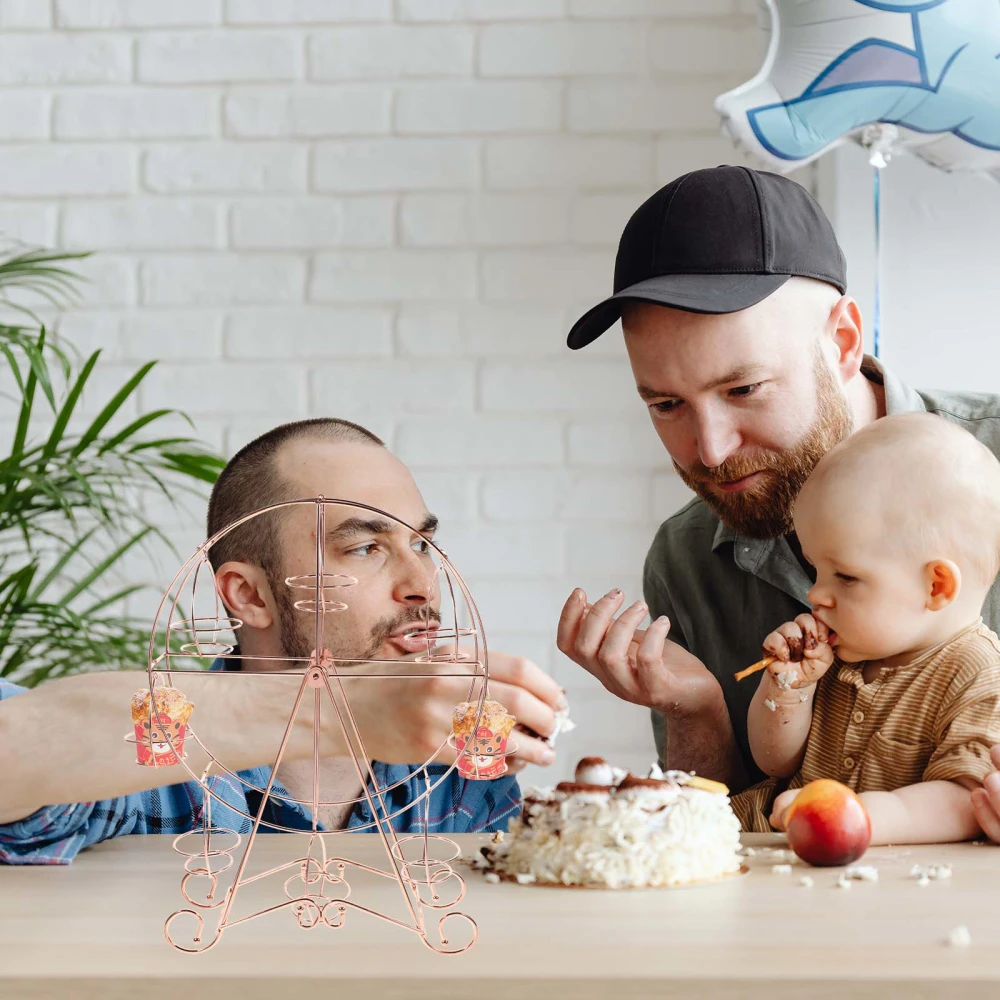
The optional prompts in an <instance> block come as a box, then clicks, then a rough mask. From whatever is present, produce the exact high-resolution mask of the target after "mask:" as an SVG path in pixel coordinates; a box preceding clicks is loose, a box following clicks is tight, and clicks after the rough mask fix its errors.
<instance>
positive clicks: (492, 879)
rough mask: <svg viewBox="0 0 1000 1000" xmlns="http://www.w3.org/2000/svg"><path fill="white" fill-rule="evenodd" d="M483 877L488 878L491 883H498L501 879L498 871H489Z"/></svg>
mask: <svg viewBox="0 0 1000 1000" xmlns="http://www.w3.org/2000/svg"><path fill="white" fill-rule="evenodd" d="M483 878H484V879H486V881H487V882H489V883H490V885H497V884H498V883H499V881H500V876H499V875H497V873H496V872H487V873H486V874H485V875H484V876H483Z"/></svg>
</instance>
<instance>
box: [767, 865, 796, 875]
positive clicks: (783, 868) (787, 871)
mask: <svg viewBox="0 0 1000 1000" xmlns="http://www.w3.org/2000/svg"><path fill="white" fill-rule="evenodd" d="M771 871H772V872H773V873H774V874H775V875H791V874H792V866H791V865H771Z"/></svg>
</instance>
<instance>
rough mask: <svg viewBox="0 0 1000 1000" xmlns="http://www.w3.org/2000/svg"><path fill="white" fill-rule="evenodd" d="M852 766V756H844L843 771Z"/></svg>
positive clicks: (848, 769)
mask: <svg viewBox="0 0 1000 1000" xmlns="http://www.w3.org/2000/svg"><path fill="white" fill-rule="evenodd" d="M852 767H854V758H853V757H845V758H844V770H845V771H850V770H851V768H852Z"/></svg>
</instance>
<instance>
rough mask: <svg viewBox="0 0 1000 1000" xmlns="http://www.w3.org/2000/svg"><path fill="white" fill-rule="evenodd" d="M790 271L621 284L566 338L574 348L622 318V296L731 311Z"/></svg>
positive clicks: (777, 283)
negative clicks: (621, 285) (615, 291)
mask: <svg viewBox="0 0 1000 1000" xmlns="http://www.w3.org/2000/svg"><path fill="white" fill-rule="evenodd" d="M790 277H791V275H788V274H662V275H658V276H657V277H655V278H647V279H646V280H645V281H639V282H636V284H634V285H629V287H628V288H623V289H622V290H621V291H620V292H618V293H617V294H615V295H612V296H611V297H610V298H608V299H605V300H604V301H603V302H599V303H598V304H597V305H596V306H594V308H593V309H588V310H587V312H585V313H584V314H583V315H582V316H581V317H580V318H579V319H578V320H577V321H576V322H575V323H574V324H573V329H572V330H570V331H569V336H568V337H567V338H566V343H567V345H568V346H569V347H570V348H572V349H573V350H574V351H576V350H578V349H579V348H581V347H586V346H587V344H589V343H591V342H593V341H595V340H597V338H598V337H599V336H600V335H601V334H602V333H604V332H605V331H606V330H607V329H608V328H609V327H611V326H612V325H613V324H614V323H615V322H616V321H617V320H620V319H621V318H622V302H624V301H626V300H633V301H640V302H654V303H656V304H657V305H661V306H670V307H671V308H673V309H683V310H684V311H685V312H695V313H712V314H718V313H732V312H739V311H740V310H741V309H749V308H750V306H753V305H756V304H757V303H758V302H760V301H762V300H763V299H766V298H767V297H768V296H769V295H770V294H771V293H772V292H776V291H777V290H778V289H779V288H780V287H781V286H782V285H783V284H784V283H785V282H786V281H788V279H789V278H790Z"/></svg>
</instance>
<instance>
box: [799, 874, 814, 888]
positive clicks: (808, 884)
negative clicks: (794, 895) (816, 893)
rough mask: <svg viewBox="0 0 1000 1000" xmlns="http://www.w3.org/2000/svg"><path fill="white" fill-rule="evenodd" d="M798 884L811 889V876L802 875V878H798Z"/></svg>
mask: <svg viewBox="0 0 1000 1000" xmlns="http://www.w3.org/2000/svg"><path fill="white" fill-rule="evenodd" d="M799 885H801V886H802V888H803V889H811V888H812V885H813V880H812V876H811V875H803V876H802V878H800V879H799Z"/></svg>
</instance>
